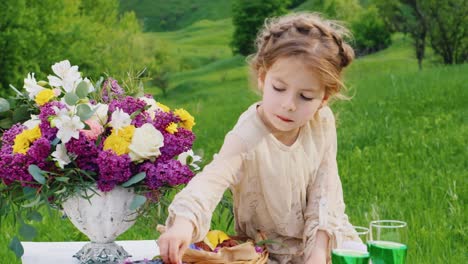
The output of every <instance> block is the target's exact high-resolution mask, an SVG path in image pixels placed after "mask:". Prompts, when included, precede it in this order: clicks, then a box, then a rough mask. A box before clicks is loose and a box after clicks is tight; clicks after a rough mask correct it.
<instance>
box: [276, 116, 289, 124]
mask: <svg viewBox="0 0 468 264" xmlns="http://www.w3.org/2000/svg"><path fill="white" fill-rule="evenodd" d="M276 117H278V118H279V119H281V120H282V121H284V122H288V123H289V122H292V120H291V119H287V118H285V117H282V116H279V115H276Z"/></svg>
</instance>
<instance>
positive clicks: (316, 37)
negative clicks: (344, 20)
mask: <svg viewBox="0 0 468 264" xmlns="http://www.w3.org/2000/svg"><path fill="white" fill-rule="evenodd" d="M348 36H350V33H349V31H348V30H347V29H346V28H345V27H344V26H342V25H341V24H340V23H339V22H337V21H331V20H325V19H323V18H322V17H321V16H320V15H319V14H317V13H292V14H289V15H285V16H281V17H276V18H271V19H267V20H266V21H265V25H264V27H263V28H262V29H261V30H260V31H259V33H258V35H257V39H256V42H255V44H256V49H257V51H256V53H254V54H252V55H250V56H249V57H248V62H249V65H250V71H251V75H252V76H251V77H252V81H255V82H256V81H257V79H258V78H261V80H264V78H265V75H266V72H267V71H268V70H269V69H270V67H271V66H272V65H273V64H274V63H275V61H276V60H278V59H279V58H281V57H286V56H296V57H298V58H300V59H302V60H303V61H304V62H305V63H306V64H307V65H308V66H310V67H311V69H312V70H314V71H316V72H317V73H318V74H319V76H320V78H321V81H322V83H323V85H324V87H325V97H326V98H329V97H331V96H336V97H338V98H339V97H342V98H345V97H344V96H343V95H341V93H340V90H341V88H342V87H344V85H343V82H342V81H341V72H342V70H343V68H344V67H346V66H348V65H349V64H350V63H351V62H352V60H353V59H354V51H353V49H352V48H351V46H350V45H349V44H348V43H346V42H345V41H344V40H343V38H346V37H348Z"/></svg>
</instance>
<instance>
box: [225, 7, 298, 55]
mask: <svg viewBox="0 0 468 264" xmlns="http://www.w3.org/2000/svg"><path fill="white" fill-rule="evenodd" d="M289 4H290V2H289V0H235V1H234V2H233V6H232V12H233V17H232V22H233V24H234V35H233V38H232V42H231V48H232V50H233V53H234V54H237V53H240V54H242V55H244V56H245V55H248V54H251V53H253V52H254V50H255V47H254V41H255V38H256V36H257V32H258V30H259V29H260V28H261V26H262V25H263V24H264V21H265V19H266V18H268V17H274V16H280V15H283V14H285V13H286V12H287V9H286V8H287V7H288V6H289Z"/></svg>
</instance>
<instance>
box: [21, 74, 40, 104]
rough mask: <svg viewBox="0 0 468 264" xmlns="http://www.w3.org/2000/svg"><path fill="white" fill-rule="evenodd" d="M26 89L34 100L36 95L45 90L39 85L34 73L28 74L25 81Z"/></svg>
mask: <svg viewBox="0 0 468 264" xmlns="http://www.w3.org/2000/svg"><path fill="white" fill-rule="evenodd" d="M23 87H24V89H26V91H27V92H28V93H29V98H30V99H34V97H36V95H37V94H38V93H39V92H40V91H42V90H44V89H45V88H44V87H42V86H40V85H39V84H37V81H36V78H34V72H33V73H28V77H26V79H24V86H23Z"/></svg>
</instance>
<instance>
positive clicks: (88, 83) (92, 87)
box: [76, 78, 96, 93]
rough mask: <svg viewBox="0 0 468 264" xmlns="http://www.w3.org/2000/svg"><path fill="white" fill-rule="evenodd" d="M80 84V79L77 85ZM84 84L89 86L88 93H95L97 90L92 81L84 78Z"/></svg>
mask: <svg viewBox="0 0 468 264" xmlns="http://www.w3.org/2000/svg"><path fill="white" fill-rule="evenodd" d="M80 82H81V79H79V80H78V81H77V84H76V85H78V84H79V83H80ZM83 82H85V83H86V84H87V85H88V93H91V92H94V91H95V90H96V89H94V86H93V84H92V83H91V81H90V80H89V79H88V78H84V80H83Z"/></svg>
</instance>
